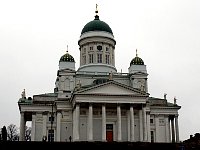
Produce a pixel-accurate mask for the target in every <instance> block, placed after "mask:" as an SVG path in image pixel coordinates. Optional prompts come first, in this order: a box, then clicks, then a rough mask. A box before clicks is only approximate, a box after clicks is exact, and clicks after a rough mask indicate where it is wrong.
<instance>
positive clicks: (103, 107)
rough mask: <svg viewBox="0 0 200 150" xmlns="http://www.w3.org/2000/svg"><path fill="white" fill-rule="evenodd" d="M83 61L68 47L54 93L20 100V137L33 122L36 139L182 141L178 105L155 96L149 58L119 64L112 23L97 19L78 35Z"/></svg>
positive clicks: (32, 132) (33, 132)
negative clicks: (151, 90)
mask: <svg viewBox="0 0 200 150" xmlns="http://www.w3.org/2000/svg"><path fill="white" fill-rule="evenodd" d="M78 45H79V51H80V66H79V68H78V69H77V70H76V69H75V59H74V57H73V56H72V55H70V54H69V52H67V53H66V54H64V55H63V56H62V57H61V58H60V60H59V69H58V71H57V78H56V81H55V88H54V92H53V93H45V94H38V95H33V97H29V98H26V96H25V91H23V93H22V97H21V98H20V99H19V101H18V106H19V111H20V140H21V141H24V140H25V126H26V122H27V121H31V124H32V125H31V128H32V129H31V140H32V141H42V140H47V141H58V142H59V141H60V142H64V141H71V142H73V141H103V142H112V141H117V142H125V141H130V142H138V141H140V142H166V143H170V142H179V127H178V110H179V109H180V108H181V107H180V106H179V105H177V104H176V101H174V103H169V102H168V101H167V98H166V95H165V96H164V97H163V98H155V97H150V96H149V95H150V94H149V93H148V73H147V69H146V65H145V64H144V61H143V60H142V59H141V58H140V57H138V54H137V51H136V56H135V57H134V58H133V59H132V60H130V67H129V68H128V73H122V72H117V69H116V67H115V45H116V41H115V39H114V36H113V32H112V29H111V28H110V26H109V25H108V24H107V23H105V22H104V21H101V20H100V19H99V16H98V11H97V10H96V15H95V18H94V20H92V21H90V22H88V23H87V24H86V25H85V26H84V27H83V29H82V32H81V35H80V38H79V40H78Z"/></svg>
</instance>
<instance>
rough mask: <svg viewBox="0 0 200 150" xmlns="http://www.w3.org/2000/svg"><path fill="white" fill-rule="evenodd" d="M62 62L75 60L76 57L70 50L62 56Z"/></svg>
mask: <svg viewBox="0 0 200 150" xmlns="http://www.w3.org/2000/svg"><path fill="white" fill-rule="evenodd" d="M60 62H75V61H74V57H72V56H71V55H70V54H69V53H68V52H67V53H66V54H65V55H63V56H62V57H61V58H60Z"/></svg>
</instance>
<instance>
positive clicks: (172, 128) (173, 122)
mask: <svg viewBox="0 0 200 150" xmlns="http://www.w3.org/2000/svg"><path fill="white" fill-rule="evenodd" d="M116 109H117V128H116V129H117V132H116V133H117V135H116V141H122V120H121V118H122V117H121V106H120V105H117V108H116ZM101 111H102V116H101V117H102V125H101V127H102V135H101V138H102V141H106V106H105V104H102V108H101ZM20 114H21V116H20V138H19V140H20V141H24V140H25V126H26V120H25V116H24V112H21V113H20ZM56 114H57V116H56V137H55V140H56V141H60V140H61V139H60V137H61V136H60V135H61V117H62V116H61V115H62V114H61V112H60V111H58V112H57V113H56ZM47 115H48V113H47V112H44V113H43V125H42V134H43V136H47ZM127 118H128V119H127V125H128V141H131V142H133V141H135V132H134V124H135V122H134V120H135V119H134V107H133V105H130V109H129V110H127ZM165 123H166V124H165V131H166V137H165V138H166V142H179V127H178V115H169V116H168V117H165ZM79 126H80V104H76V105H75V107H74V110H73V136H72V137H73V141H79V140H80V132H79ZM158 126H159V119H158V117H155V142H156V141H159V140H158V139H159V136H158V132H159V131H158ZM87 127H88V128H87V140H88V141H93V105H92V104H89V108H88V121H87ZM35 130H36V113H32V130H31V132H32V134H31V140H32V141H34V140H35ZM139 141H143V142H150V141H151V133H150V112H149V111H147V110H146V107H144V108H142V109H141V110H139Z"/></svg>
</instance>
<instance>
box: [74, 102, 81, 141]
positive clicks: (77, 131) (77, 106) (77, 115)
mask: <svg viewBox="0 0 200 150" xmlns="http://www.w3.org/2000/svg"><path fill="white" fill-rule="evenodd" d="M75 111H76V113H75V124H76V125H75V131H74V132H75V133H74V134H75V137H74V140H76V141H78V140H79V118H80V106H79V104H76V108H75Z"/></svg>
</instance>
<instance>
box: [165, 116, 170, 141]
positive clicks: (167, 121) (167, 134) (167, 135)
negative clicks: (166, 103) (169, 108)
mask: <svg viewBox="0 0 200 150" xmlns="http://www.w3.org/2000/svg"><path fill="white" fill-rule="evenodd" d="M165 135H166V136H165V138H166V140H165V141H166V143H169V118H168V116H165Z"/></svg>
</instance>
